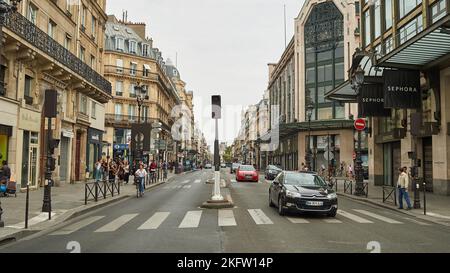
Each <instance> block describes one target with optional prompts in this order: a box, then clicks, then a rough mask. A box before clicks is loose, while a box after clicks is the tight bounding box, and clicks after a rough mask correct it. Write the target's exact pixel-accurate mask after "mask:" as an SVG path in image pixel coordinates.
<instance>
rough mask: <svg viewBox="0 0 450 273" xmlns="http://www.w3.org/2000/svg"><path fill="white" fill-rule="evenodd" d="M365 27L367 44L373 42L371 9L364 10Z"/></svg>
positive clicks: (365, 41) (365, 43)
mask: <svg viewBox="0 0 450 273" xmlns="http://www.w3.org/2000/svg"><path fill="white" fill-rule="evenodd" d="M364 28H365V31H364V46H367V45H369V44H370V43H371V42H372V38H371V36H370V33H371V32H370V9H368V10H366V11H365V12H364Z"/></svg>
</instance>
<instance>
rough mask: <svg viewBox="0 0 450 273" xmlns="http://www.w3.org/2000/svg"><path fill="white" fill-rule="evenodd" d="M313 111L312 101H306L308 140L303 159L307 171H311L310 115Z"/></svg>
mask: <svg viewBox="0 0 450 273" xmlns="http://www.w3.org/2000/svg"><path fill="white" fill-rule="evenodd" d="M313 111H314V103H312V102H311V101H310V102H309V103H308V105H307V106H306V116H307V117H308V133H309V134H308V141H307V143H306V157H305V161H306V168H307V169H308V171H311V157H312V152H311V117H312V114H313Z"/></svg>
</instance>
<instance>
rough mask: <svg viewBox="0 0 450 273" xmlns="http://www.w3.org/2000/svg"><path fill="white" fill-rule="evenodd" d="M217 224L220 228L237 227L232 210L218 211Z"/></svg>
mask: <svg viewBox="0 0 450 273" xmlns="http://www.w3.org/2000/svg"><path fill="white" fill-rule="evenodd" d="M218 214H219V215H218V218H219V219H218V223H219V226H220V227H230V226H237V224H236V219H235V218H234V213H233V211H232V210H219V213H218Z"/></svg>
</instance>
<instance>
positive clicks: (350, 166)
mask: <svg viewBox="0 0 450 273" xmlns="http://www.w3.org/2000/svg"><path fill="white" fill-rule="evenodd" d="M347 176H348V177H349V178H353V167H352V165H348V172H347Z"/></svg>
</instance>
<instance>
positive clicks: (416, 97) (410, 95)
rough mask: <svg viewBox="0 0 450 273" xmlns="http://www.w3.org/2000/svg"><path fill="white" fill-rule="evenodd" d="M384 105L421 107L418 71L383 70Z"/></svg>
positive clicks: (391, 106) (406, 107)
mask: <svg viewBox="0 0 450 273" xmlns="http://www.w3.org/2000/svg"><path fill="white" fill-rule="evenodd" d="M383 77H384V107H385V108H397V109H417V108H420V107H421V100H422V98H421V94H420V72H419V71H415V70H384V73H383Z"/></svg>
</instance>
